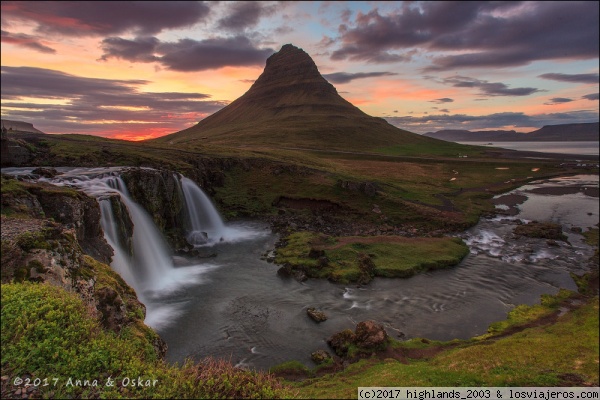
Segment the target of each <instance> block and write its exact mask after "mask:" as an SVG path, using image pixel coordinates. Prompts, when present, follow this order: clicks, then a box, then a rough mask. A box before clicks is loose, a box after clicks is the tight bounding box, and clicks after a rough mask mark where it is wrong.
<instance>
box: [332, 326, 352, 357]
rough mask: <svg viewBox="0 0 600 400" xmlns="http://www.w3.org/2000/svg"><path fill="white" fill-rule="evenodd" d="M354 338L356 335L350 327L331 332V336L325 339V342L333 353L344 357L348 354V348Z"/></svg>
mask: <svg viewBox="0 0 600 400" xmlns="http://www.w3.org/2000/svg"><path fill="white" fill-rule="evenodd" d="M355 339H356V336H355V335H354V332H352V330H350V329H345V330H343V331H341V332H338V333H335V334H333V336H331V337H330V338H329V339H327V344H328V345H329V346H331V348H332V349H333V351H334V352H335V354H337V355H338V356H340V357H344V356H345V355H346V354H348V349H349V348H350V346H351V345H352V344H354V341H355Z"/></svg>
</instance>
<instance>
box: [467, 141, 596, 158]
mask: <svg viewBox="0 0 600 400" xmlns="http://www.w3.org/2000/svg"><path fill="white" fill-rule="evenodd" d="M457 143H461V144H469V145H473V146H491V147H501V148H505V149H511V150H521V151H537V152H540V153H560V154H573V155H589V156H597V155H598V144H599V143H598V142H597V141H596V142H575V141H571V142H494V143H492V144H490V143H488V142H467V141H460V142H457Z"/></svg>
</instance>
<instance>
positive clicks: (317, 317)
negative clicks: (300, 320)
mask: <svg viewBox="0 0 600 400" xmlns="http://www.w3.org/2000/svg"><path fill="white" fill-rule="evenodd" d="M306 313H307V314H308V316H309V317H310V318H311V319H312V320H313V321H315V322H323V321H326V320H327V316H326V315H325V313H324V312H322V311H318V310H317V309H316V308H314V307H310V308H308V309H307V310H306Z"/></svg>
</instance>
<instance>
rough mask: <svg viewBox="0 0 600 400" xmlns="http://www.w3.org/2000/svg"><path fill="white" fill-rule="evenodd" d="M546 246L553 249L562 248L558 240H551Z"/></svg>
mask: <svg viewBox="0 0 600 400" xmlns="http://www.w3.org/2000/svg"><path fill="white" fill-rule="evenodd" d="M546 244H547V245H548V246H551V247H560V245H559V244H558V243H556V240H551V239H550V240H547V241H546Z"/></svg>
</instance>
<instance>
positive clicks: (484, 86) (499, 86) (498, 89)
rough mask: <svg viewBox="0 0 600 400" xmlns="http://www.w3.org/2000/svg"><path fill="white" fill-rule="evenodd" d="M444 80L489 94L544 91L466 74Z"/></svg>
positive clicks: (523, 93)
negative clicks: (470, 76) (507, 84)
mask: <svg viewBox="0 0 600 400" xmlns="http://www.w3.org/2000/svg"><path fill="white" fill-rule="evenodd" d="M442 82H443V83H444V84H447V85H452V86H454V87H465V88H477V89H479V90H480V93H481V94H484V95H487V96H529V95H530V94H533V93H536V92H541V91H542V90H539V89H536V88H528V87H524V88H513V89H510V88H509V87H508V86H506V85H505V84H504V83H501V82H488V81H485V80H480V79H475V78H469V77H466V76H453V77H451V78H445V79H443V80H442Z"/></svg>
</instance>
